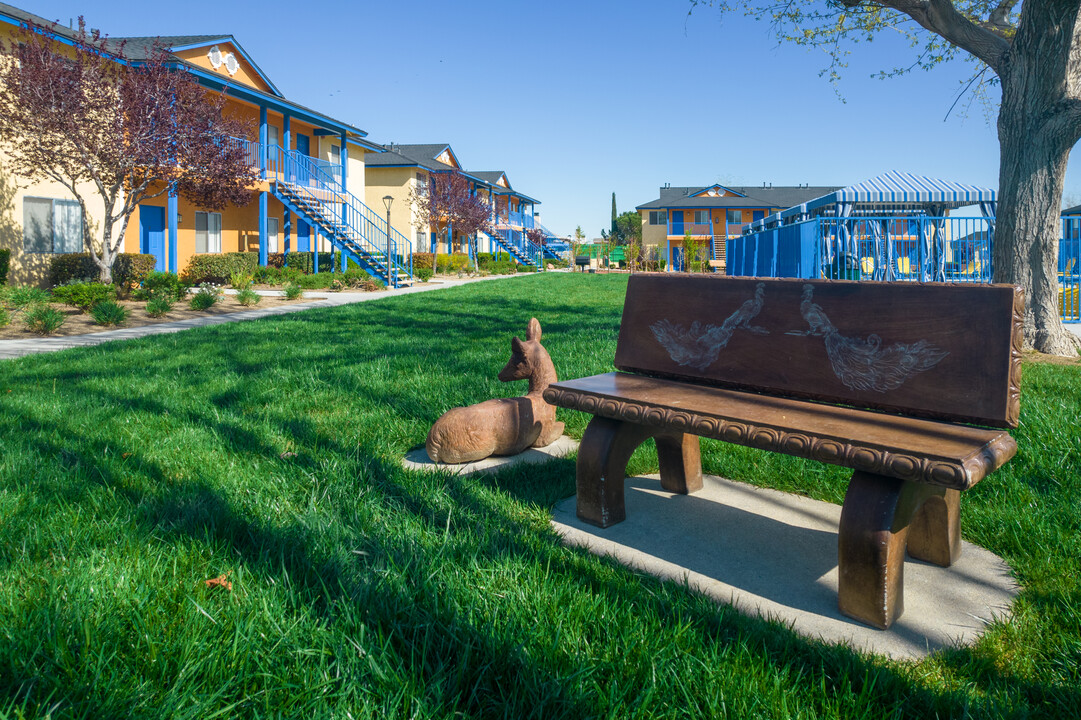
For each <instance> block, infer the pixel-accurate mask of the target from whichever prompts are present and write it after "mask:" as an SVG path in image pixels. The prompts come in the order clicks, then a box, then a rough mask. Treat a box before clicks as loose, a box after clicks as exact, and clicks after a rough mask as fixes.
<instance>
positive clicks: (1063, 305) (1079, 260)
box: [1058, 217, 1081, 322]
mask: <svg viewBox="0 0 1081 720" xmlns="http://www.w3.org/2000/svg"><path fill="white" fill-rule="evenodd" d="M1058 284H1059V311H1060V312H1061V313H1062V319H1063V320H1064V321H1066V322H1081V302H1079V301H1081V298H1079V297H1078V294H1079V291H1081V217H1065V218H1062V239H1061V240H1060V241H1059V247H1058Z"/></svg>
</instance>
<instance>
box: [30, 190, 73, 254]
mask: <svg viewBox="0 0 1081 720" xmlns="http://www.w3.org/2000/svg"><path fill="white" fill-rule="evenodd" d="M23 249H25V250H26V252H32V253H77V252H82V251H83V210H82V208H81V207H79V203H78V202H77V201H75V200H53V199H51V198H34V197H28V198H24V199H23Z"/></svg>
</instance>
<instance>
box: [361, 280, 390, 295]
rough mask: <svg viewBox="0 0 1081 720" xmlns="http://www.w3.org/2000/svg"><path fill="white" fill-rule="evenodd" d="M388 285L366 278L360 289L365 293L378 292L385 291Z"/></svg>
mask: <svg viewBox="0 0 1081 720" xmlns="http://www.w3.org/2000/svg"><path fill="white" fill-rule="evenodd" d="M386 287H387V286H386V283H384V282H383V281H382V280H376V279H375V278H373V277H366V278H364V280H363V281H362V282H361V284H360V289H361V290H363V291H364V292H375V291H376V290H385V289H386Z"/></svg>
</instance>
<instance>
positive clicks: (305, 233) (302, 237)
mask: <svg viewBox="0 0 1081 720" xmlns="http://www.w3.org/2000/svg"><path fill="white" fill-rule="evenodd" d="M311 249H312V226H311V225H309V224H308V223H306V222H304V221H303V220H297V252H310V251H311Z"/></svg>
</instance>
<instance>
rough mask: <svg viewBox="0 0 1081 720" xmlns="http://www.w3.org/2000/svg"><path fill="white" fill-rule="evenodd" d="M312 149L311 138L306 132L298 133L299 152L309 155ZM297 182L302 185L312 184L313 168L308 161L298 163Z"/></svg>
mask: <svg viewBox="0 0 1081 720" xmlns="http://www.w3.org/2000/svg"><path fill="white" fill-rule="evenodd" d="M310 151H311V139H310V138H309V137H308V136H307V135H305V134H304V133H297V154H298V155H300V156H302V157H308V154H309V152H310ZM297 175H298V177H297V183H298V184H300V185H311V184H312V182H311V181H312V178H311V170H310V169H309V166H308V163H306V162H303V161H301V162H300V163H299V164H298V165H297Z"/></svg>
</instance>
